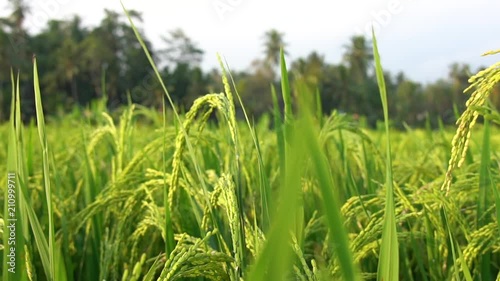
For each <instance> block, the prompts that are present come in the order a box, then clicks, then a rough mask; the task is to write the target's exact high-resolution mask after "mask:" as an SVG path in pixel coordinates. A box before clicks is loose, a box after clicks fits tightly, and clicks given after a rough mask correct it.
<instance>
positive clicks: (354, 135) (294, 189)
mask: <svg viewBox="0 0 500 281" xmlns="http://www.w3.org/2000/svg"><path fill="white" fill-rule="evenodd" d="M125 12H127V11H126V10H125ZM131 24H132V25H133V23H132V22H131ZM134 29H135V27H134ZM136 35H137V37H138V40H139V42H142V41H141V38H140V36H139V33H138V32H137V33H136ZM373 43H374V45H373V48H374V54H375V62H376V64H375V73H376V75H377V78H378V83H379V93H375V94H377V95H380V98H381V100H382V105H383V112H384V118H385V120H384V126H383V128H382V129H380V130H372V129H366V128H363V127H362V126H360V125H359V124H358V123H357V122H356V121H355V120H354V119H352V118H350V117H349V116H348V115H346V114H342V113H340V112H336V111H334V112H332V113H329V114H327V115H325V114H324V113H322V112H321V110H320V104H319V103H318V93H316V92H312V91H310V90H309V89H308V88H307V87H305V86H304V84H303V81H300V79H298V80H295V81H293V82H292V81H290V80H289V78H288V70H287V68H286V58H285V56H284V54H283V53H281V58H280V60H281V97H282V99H281V100H283V105H281V104H279V100H280V99H279V98H278V95H279V94H278V93H279V91H278V89H277V88H276V87H275V86H270V89H269V90H270V94H271V95H272V98H273V103H274V108H273V109H272V110H271V111H270V112H269V116H270V117H271V118H272V120H273V124H272V125H271V124H270V122H271V121H270V118H268V117H269V116H267V117H264V118H262V119H260V120H256V121H253V120H252V121H251V116H249V115H248V114H247V112H246V111H245V105H244V104H243V103H242V102H241V97H240V94H239V93H238V91H237V89H236V87H235V83H234V82H235V81H234V80H233V78H232V76H231V72H230V69H229V66H228V64H225V63H224V61H223V59H222V58H221V57H219V61H220V64H221V70H222V72H223V76H222V77H223V79H222V81H221V85H222V86H223V89H224V90H223V92H220V93H208V94H206V95H204V96H201V97H199V98H198V99H197V100H195V101H194V103H193V104H192V106H191V108H190V110H188V111H187V112H186V113H185V114H181V113H179V112H177V111H176V109H175V107H174V104H173V102H172V100H171V99H170V96H169V93H168V91H167V90H166V88H164V90H165V100H168V101H169V103H170V105H171V107H172V108H171V109H167V108H164V109H163V112H157V111H155V110H150V109H147V108H143V107H141V106H140V105H135V104H130V105H128V106H126V107H125V108H121V109H120V111H119V113H120V114H118V115H116V114H115V113H114V112H108V111H107V110H106V109H105V108H104V107H99V106H97V107H95V110H96V111H97V112H95V114H92V122H89V121H88V120H79V119H77V118H75V119H74V120H64V122H57V121H56V120H54V121H50V120H47V122H45V118H44V112H43V101H44V99H45V98H46V96H45V94H44V91H43V89H40V87H39V82H38V78H37V77H38V76H37V75H38V70H37V67H36V61H34V63H33V69H34V81H33V85H34V89H35V100H36V106H37V107H36V108H37V116H36V117H37V118H36V122H33V123H32V124H23V123H22V121H21V117H20V116H21V107H20V105H21V104H22V103H23V100H21V99H20V97H19V83H18V79H17V77H15V76H14V75H12V97H13V99H12V105H11V113H10V122H8V123H7V124H4V125H2V126H0V133H1V134H2V135H5V136H8V137H6V138H2V139H1V140H0V143H1V145H4V146H5V147H7V150H5V151H4V150H0V159H1V160H2V161H1V162H0V163H1V164H0V173H1V174H0V179H1V181H2V184H3V183H5V185H4V186H5V188H4V192H2V193H1V195H0V198H2V202H3V203H4V206H3V207H4V208H3V210H4V211H3V213H2V216H1V217H0V224H1V225H2V227H1V229H2V238H1V240H0V250H1V251H2V280H68V281H69V280H123V281H125V280H231V281H240V280H307V281H320V280H500V226H499V223H498V222H499V220H500V195H499V194H500V192H499V187H500V186H499V182H500V181H499V180H500V173H499V170H500V169H499V168H500V167H499V165H500V159H499V155H498V153H497V150H496V148H497V147H499V145H500V137H499V136H500V134H499V128H498V111H497V110H496V109H494V108H492V107H491V106H489V103H488V94H489V92H490V91H491V89H492V87H493V86H494V85H495V84H496V83H497V82H498V81H499V79H500V73H499V72H498V64H495V65H493V66H491V67H490V68H488V69H486V70H485V71H482V72H480V73H478V74H476V75H474V76H473V77H471V80H470V82H471V87H470V89H469V90H471V91H473V93H472V95H471V97H470V100H469V102H468V103H467V108H466V110H465V111H464V112H463V113H462V115H461V116H460V118H459V119H458V121H457V122H458V123H457V124H458V128H457V129H456V132H454V129H453V128H446V127H444V126H443V127H442V128H441V129H440V130H436V131H432V130H422V129H409V128H408V130H406V131H395V130H393V129H391V127H390V126H389V125H390V116H389V114H388V113H389V109H388V104H389V103H388V101H387V97H388V94H387V89H386V88H385V85H384V84H385V82H384V79H383V71H382V63H381V55H380V53H382V54H383V47H382V48H381V50H382V51H381V52H379V46H378V45H377V41H376V38H374V40H373ZM142 46H143V47H144V51H145V54H146V55H147V56H148V58H149V59H150V62H151V64H152V67H153V69H154V70H155V71H156V66H155V65H154V62H153V60H152V59H151V57H150V56H149V53H148V50H147V49H146V47H145V45H144V44H142ZM493 53H495V52H491V53H489V54H493ZM388 55H390V54H386V55H385V56H388ZM156 74H158V72H157V71H156ZM157 77H158V79H160V76H159V75H157ZM103 81H104V78H103ZM161 82H162V81H161ZM103 83H104V82H103ZM162 85H163V84H162ZM201 94H203V93H201ZM237 106H239V107H241V108H242V110H243V112H244V116H245V120H238V119H237V118H236V113H235V112H236V110H235V108H236V107H237ZM281 108H283V109H284V110H283V111H282V110H281ZM167 115H168V116H169V117H171V118H167ZM210 117H213V118H210ZM213 119H215V121H214V120H213ZM478 120H480V121H482V122H477V121H478ZM476 123H482V124H476ZM75 124H78V126H75ZM37 136H38V138H37ZM464 159H467V160H464ZM11 174H12V175H15V176H11ZM13 192H15V194H16V196H15V204H14V201H12V200H14V199H12V198H13V196H12V195H10V194H12V193H13ZM9 196H10V197H9ZM9 199H11V200H10V201H9ZM9 204H10V205H9ZM12 205H15V209H13V210H14V212H12V210H11V209H9V208H13V207H12ZM10 213H14V214H15V218H16V228H15V231H14V232H13V231H11V230H12V229H13V228H12V227H10V225H11V221H10V220H9V219H10V218H11V217H9V216H11V215H10ZM9 227H10V228H9ZM11 237H15V238H11ZM9 239H10V240H9ZM13 239H15V248H14V250H13V251H11V247H12V245H10V244H9V241H13ZM12 253H14V254H12ZM12 255H15V263H14V264H13V265H15V272H14V273H12V270H9V269H11V268H12V265H11V264H9V261H10V260H11V256H12Z"/></svg>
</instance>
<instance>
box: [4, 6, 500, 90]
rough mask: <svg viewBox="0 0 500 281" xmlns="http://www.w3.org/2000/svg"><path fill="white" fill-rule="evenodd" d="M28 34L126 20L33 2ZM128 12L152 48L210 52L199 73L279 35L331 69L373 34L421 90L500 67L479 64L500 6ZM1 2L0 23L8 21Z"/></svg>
mask: <svg viewBox="0 0 500 281" xmlns="http://www.w3.org/2000/svg"><path fill="white" fill-rule="evenodd" d="M27 2H28V3H29V5H30V6H31V13H30V14H29V15H28V17H27V19H26V27H27V28H28V30H29V31H30V32H31V33H34V32H38V31H40V30H41V29H43V28H45V27H46V22H47V20H48V19H49V18H50V19H71V18H72V16H73V15H75V14H78V15H79V16H80V17H81V18H82V21H83V24H84V25H85V26H89V27H91V26H96V25H98V24H99V22H100V21H101V20H102V18H103V16H104V9H105V8H106V9H110V10H114V11H117V12H122V11H123V10H122V7H121V4H120V1H119V0H78V1H77V0H28V1H27ZM123 3H124V5H125V7H126V8H127V9H134V10H136V11H139V12H141V13H142V16H143V20H144V21H143V23H137V24H138V25H139V27H140V28H141V29H142V30H143V31H144V32H145V34H146V36H147V38H148V39H149V40H150V41H152V42H153V45H154V47H155V48H157V49H158V48H164V47H165V44H164V43H163V41H162V39H161V37H162V36H165V35H167V34H168V32H169V31H171V30H174V29H176V28H181V29H183V30H184V32H185V33H186V34H187V35H188V36H189V37H190V38H191V39H192V40H193V41H194V42H196V43H197V44H198V46H199V47H201V48H202V49H203V50H204V51H205V55H204V60H203V63H202V67H203V68H204V69H206V70H208V69H211V68H214V67H217V65H218V63H217V58H216V54H217V52H219V53H220V54H222V55H223V56H224V57H225V59H226V61H227V62H228V64H229V66H230V67H231V68H232V69H235V70H243V69H247V68H248V67H249V66H250V64H251V61H252V60H254V59H255V58H262V57H263V47H262V45H263V34H264V33H265V32H266V31H268V30H270V29H272V28H275V29H277V30H278V31H280V32H283V33H284V34H285V36H284V39H285V42H286V43H287V44H288V47H287V48H288V53H289V55H288V57H287V60H288V62H290V61H292V60H294V59H297V58H299V57H305V56H307V55H308V54H309V53H310V52H311V51H313V50H315V51H317V52H318V53H319V54H321V55H323V56H324V57H325V60H326V61H327V62H328V63H339V62H340V61H341V59H342V54H343V52H344V51H345V48H344V47H345V45H346V44H348V43H349V38H350V37H352V36H353V35H366V36H367V38H371V26H372V25H373V26H374V27H375V30H376V35H377V39H378V43H379V52H380V54H381V59H382V65H383V67H384V70H388V71H390V72H392V73H393V74H396V73H397V72H399V71H403V72H404V73H405V74H406V75H407V76H408V77H409V78H411V79H413V80H416V81H420V82H423V83H427V82H432V81H435V80H437V79H439V78H445V77H446V76H447V75H448V68H449V65H450V64H451V63H453V62H460V63H468V64H470V65H471V66H472V71H475V70H476V69H477V68H478V67H479V66H489V65H491V64H492V63H494V62H496V61H498V60H500V55H496V56H488V57H482V56H481V54H483V53H484V52H486V51H489V50H496V49H500V36H499V34H498V31H500V17H499V16H498V11H500V1H498V0H475V1H469V0H439V1H431V0H351V1H328V0H308V1H296V0H287V1H285V0H268V1H265V0H177V1H171V0H163V1H159V0H156V1H153V0H140V1H139V0H123ZM7 7H8V2H7V0H0V16H5V15H6V14H7V13H8V10H6V8H7Z"/></svg>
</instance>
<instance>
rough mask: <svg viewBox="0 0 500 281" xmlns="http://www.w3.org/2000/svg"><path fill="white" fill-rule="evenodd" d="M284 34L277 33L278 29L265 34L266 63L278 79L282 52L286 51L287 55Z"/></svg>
mask: <svg viewBox="0 0 500 281" xmlns="http://www.w3.org/2000/svg"><path fill="white" fill-rule="evenodd" d="M284 36H285V35H284V33H281V32H279V31H277V30H276V29H271V30H269V31H267V32H266V33H265V34H264V55H265V58H264V62H265V63H266V64H267V65H268V67H269V68H270V69H271V70H272V73H273V78H274V77H276V73H277V68H278V66H279V63H280V51H281V49H283V50H284V53H285V54H287V52H286V50H285V47H286V45H287V44H286V43H285V42H284Z"/></svg>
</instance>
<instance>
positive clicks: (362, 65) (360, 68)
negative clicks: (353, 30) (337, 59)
mask: <svg viewBox="0 0 500 281" xmlns="http://www.w3.org/2000/svg"><path fill="white" fill-rule="evenodd" d="M345 48H346V49H347V51H346V53H345V54H344V61H345V62H346V63H347V64H348V66H349V70H350V73H351V77H352V78H353V80H354V82H356V83H359V84H363V83H365V81H366V79H367V78H368V68H369V67H370V66H371V63H372V61H373V52H372V49H371V48H370V46H369V44H368V41H367V40H366V39H365V37H364V36H353V37H351V42H350V44H349V45H346V46H345Z"/></svg>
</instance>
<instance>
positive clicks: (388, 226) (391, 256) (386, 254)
mask: <svg viewBox="0 0 500 281" xmlns="http://www.w3.org/2000/svg"><path fill="white" fill-rule="evenodd" d="M372 36H373V55H374V58H375V72H376V74H377V82H378V87H379V91H380V98H381V100H382V107H383V110H384V123H385V138H386V146H387V147H386V149H387V155H386V162H385V167H386V179H385V187H386V191H385V192H386V197H385V215H384V225H383V230H382V242H381V246H380V258H379V264H378V271H377V280H384V281H389V280H398V278H399V249H398V237H397V230H396V214H395V210H394V187H393V177H392V160H391V139H390V133H389V110H388V107H387V92H386V88H385V81H384V72H383V70H382V64H381V62H380V55H379V52H378V46H377V39H376V37H375V32H374V31H373V30H372Z"/></svg>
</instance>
